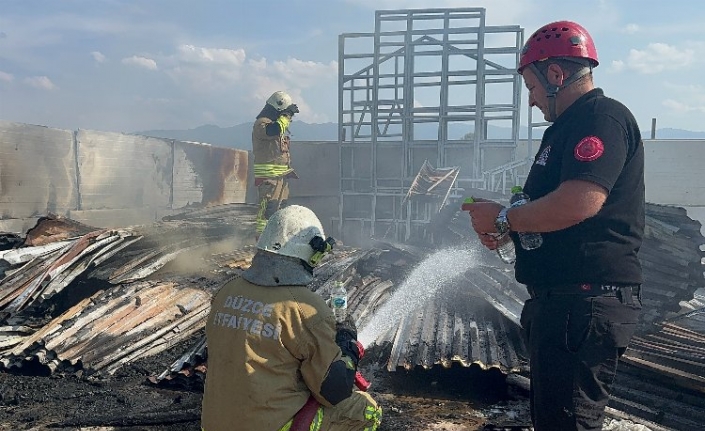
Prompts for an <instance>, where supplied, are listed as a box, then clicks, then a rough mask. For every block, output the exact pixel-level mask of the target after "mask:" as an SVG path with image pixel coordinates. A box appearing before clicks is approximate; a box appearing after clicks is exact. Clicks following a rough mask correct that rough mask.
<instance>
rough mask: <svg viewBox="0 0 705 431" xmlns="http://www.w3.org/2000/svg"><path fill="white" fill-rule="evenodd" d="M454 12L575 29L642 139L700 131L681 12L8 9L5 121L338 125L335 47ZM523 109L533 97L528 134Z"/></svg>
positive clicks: (324, 1)
mask: <svg viewBox="0 0 705 431" xmlns="http://www.w3.org/2000/svg"><path fill="white" fill-rule="evenodd" d="M445 7H448V8H453V7H483V8H485V9H486V23H487V25H518V26H521V27H522V28H524V29H525V36H528V35H530V34H531V33H532V32H533V31H534V30H536V29H537V28H538V27H540V26H541V25H543V24H546V23H549V22H552V21H556V20H564V19H565V20H572V21H576V22H578V23H580V24H581V25H583V26H584V27H586V28H587V29H588V31H589V32H590V33H591V35H592V36H593V38H594V40H595V44H596V45H597V50H598V56H599V59H600V66H599V67H598V68H597V69H596V70H595V82H596V84H597V85H598V86H599V87H602V88H603V89H604V90H605V92H606V94H607V95H609V96H611V97H614V98H616V99H618V100H620V101H621V102H623V103H624V104H625V105H627V106H628V107H629V108H630V109H631V110H632V112H634V114H635V116H636V118H637V120H638V121H639V124H640V126H641V128H642V131H643V132H644V134H645V135H646V134H647V133H646V131H647V130H650V127H651V119H652V118H654V117H655V118H656V119H657V127H658V128H667V127H670V128H680V129H686V130H692V131H705V121H703V119H705V83H704V82H703V78H702V77H704V76H705V72H704V71H703V69H704V66H705V25H703V23H704V22H705V8H704V7H702V4H701V2H699V1H677V0H672V1H669V2H663V1H656V0H583V1H563V2H548V1H538V0H486V1H475V2H469V1H457V0H434V1H428V0H426V1H420V0H405V1H402V0H288V1H279V0H269V1H267V2H261V1H258V0H199V1H186V0H149V1H146V0H141V1H128V0H0V120H5V121H13V122H21V123H30V124H39V125H44V126H49V127H55V128H62V129H70V130H76V129H93V130H103V131H117V132H135V131H143V130H154V129H188V128H194V127H197V126H200V125H204V124H213V125H217V126H220V127H230V126H233V125H236V124H241V123H244V122H250V121H253V119H254V117H255V116H256V115H257V113H258V112H259V110H260V109H261V108H262V106H263V104H264V101H265V100H266V98H267V97H268V96H269V95H270V94H271V93H272V92H273V91H276V90H286V91H288V92H289V93H290V94H291V95H292V96H293V98H294V101H295V102H296V103H297V104H298V105H299V107H300V110H301V113H300V114H299V115H297V119H299V120H301V121H304V122H307V123H325V122H335V121H337V109H338V101H337V98H338V90H337V85H338V62H337V60H338V36H339V35H340V34H343V33H369V32H373V31H374V20H375V10H382V9H384V10H389V9H413V8H445ZM473 97H474V96H473ZM526 100H527V95H526V91H525V90H524V91H523V94H522V106H523V108H522V111H521V123H522V124H526V123H527V108H526V106H525V105H526ZM418 103H423V101H418ZM536 115H539V113H538V112H537V111H536V112H534V116H535V117H534V118H537V117H536ZM538 118H540V116H539V117H538ZM535 121H536V120H535Z"/></svg>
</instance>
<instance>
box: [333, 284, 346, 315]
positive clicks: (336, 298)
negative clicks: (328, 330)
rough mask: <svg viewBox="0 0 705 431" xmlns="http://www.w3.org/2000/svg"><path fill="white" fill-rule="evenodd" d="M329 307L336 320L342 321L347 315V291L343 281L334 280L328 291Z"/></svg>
mask: <svg viewBox="0 0 705 431" xmlns="http://www.w3.org/2000/svg"><path fill="white" fill-rule="evenodd" d="M330 307H331V308H332V309H333V315H334V316H335V320H336V321H337V322H342V321H344V320H345V318H346V317H347V316H348V291H347V290H345V286H344V285H343V283H341V282H339V281H336V282H335V286H333V289H332V290H331V291H330Z"/></svg>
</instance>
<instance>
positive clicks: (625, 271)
mask: <svg viewBox="0 0 705 431" xmlns="http://www.w3.org/2000/svg"><path fill="white" fill-rule="evenodd" d="M567 180H584V181H591V182H593V183H597V184H599V185H601V186H602V187H604V188H605V189H607V191H608V192H609V195H608V197H607V201H606V202H605V204H604V205H603V207H602V209H601V210H600V211H599V212H598V213H597V214H596V215H595V216H594V217H591V218H589V219H587V220H584V221H583V222H581V223H579V224H577V225H575V226H571V227H569V228H567V229H564V230H560V231H556V232H547V233H543V234H542V235H543V239H544V241H543V245H542V246H541V247H540V248H538V249H535V250H530V251H527V250H524V249H522V248H521V246H519V245H518V242H517V241H516V235H514V238H515V243H516V244H517V259H516V265H515V270H516V278H517V281H519V282H520V283H524V284H528V285H556V284H567V283H641V282H642V275H641V265H640V263H639V259H638V257H637V253H638V251H639V247H640V246H641V242H642V237H643V235H644V206H645V199H644V145H643V143H642V141H641V133H640V132H639V127H638V125H637V122H636V120H635V119H634V116H633V115H632V113H631V112H630V111H629V109H627V108H626V107H625V106H624V105H622V104H621V103H619V102H617V101H616V100H613V99H610V98H608V97H605V95H604V94H603V92H602V90H601V89H599V88H596V89H594V90H592V91H590V92H588V93H587V94H585V95H583V96H582V97H580V98H579V99H578V100H577V101H575V103H573V104H572V105H571V106H570V107H568V109H566V110H565V111H564V112H563V113H562V114H561V115H560V116H559V117H558V119H557V120H556V121H555V122H554V123H553V124H552V125H551V126H550V127H549V128H548V129H546V131H545V132H544V135H543V140H542V141H541V147H540V148H539V150H538V152H537V154H536V157H535V159H534V164H533V166H532V167H531V171H530V172H529V176H528V177H527V179H526V185H525V187H524V191H525V192H526V193H527V194H528V195H529V197H530V198H531V199H533V200H536V199H539V198H541V197H543V196H545V195H547V194H548V193H550V192H552V191H554V190H556V189H557V188H558V186H559V185H560V183H561V182H563V181H567ZM576 199H577V197H576Z"/></svg>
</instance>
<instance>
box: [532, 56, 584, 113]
mask: <svg viewBox="0 0 705 431" xmlns="http://www.w3.org/2000/svg"><path fill="white" fill-rule="evenodd" d="M529 68H531V71H532V72H533V73H534V75H536V78H538V80H539V82H540V83H541V85H543V88H544V89H545V90H546V98H547V99H548V121H549V122H551V123H553V122H555V121H556V117H557V115H556V96H557V95H558V92H559V91H560V90H561V89H563V88H566V87H567V86H569V85H570V84H572V83H574V82H575V81H577V80H578V79H580V78H582V77H583V76H585V75H587V74H588V73H590V72H591V71H592V68H590V67H583V68H581V69H580V70H578V71H577V72H575V73H574V74H572V75H570V76H569V77H568V79H566V80H565V81H563V85H561V86H558V85H554V84H551V83H550V82H548V78H547V77H546V76H545V75H544V74H543V73H541V71H540V70H539V68H538V67H537V66H536V63H531V64H530V65H529Z"/></svg>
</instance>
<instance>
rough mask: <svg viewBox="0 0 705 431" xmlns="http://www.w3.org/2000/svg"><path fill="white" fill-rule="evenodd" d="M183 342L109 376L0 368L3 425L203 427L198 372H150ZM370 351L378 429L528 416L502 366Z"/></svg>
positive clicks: (468, 424) (482, 423) (503, 421)
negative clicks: (418, 363) (172, 375)
mask: <svg viewBox="0 0 705 431" xmlns="http://www.w3.org/2000/svg"><path fill="white" fill-rule="evenodd" d="M184 344H185V345H184ZM184 344H182V345H180V346H177V347H175V348H173V349H171V350H170V351H167V352H163V353H161V354H159V355H157V356H154V357H150V358H146V359H142V360H139V361H137V362H135V363H132V364H128V365H126V366H124V367H122V368H121V369H120V370H118V371H117V372H116V373H115V374H114V375H112V376H109V377H101V376H90V377H89V376H83V375H81V373H80V372H79V373H63V374H61V373H58V374H57V373H55V374H52V375H48V376H47V375H44V376H42V375H36V373H37V372H38V371H39V370H41V368H39V367H32V366H31V365H27V366H25V367H23V369H22V373H23V374H17V373H7V372H0V429H1V430H45V429H46V430H60V431H68V430H94V431H108V430H125V431H128V430H129V431H135V430H169V431H199V430H200V426H199V417H200V404H201V395H202V385H201V384H200V383H199V382H198V381H197V379H195V378H194V379H193V384H192V385H190V387H178V388H177V387H173V386H172V387H168V388H165V387H162V386H156V385H154V384H152V383H150V382H149V380H148V377H150V376H155V375H158V374H160V373H161V372H162V371H164V370H165V369H166V367H167V366H168V365H169V364H170V363H171V362H172V361H173V360H174V359H176V357H177V356H178V355H179V353H181V352H183V351H184V350H185V348H186V347H188V345H187V343H184ZM365 359H366V360H365V361H363V366H362V368H361V369H362V372H363V374H365V376H366V377H367V378H368V380H370V381H371V382H372V384H373V386H372V388H371V390H370V391H371V393H372V394H373V396H374V397H375V398H376V399H377V400H378V402H379V403H380V404H381V405H382V408H383V410H384V417H383V422H382V426H381V427H380V428H379V431H392V430H393V431H412V430H414V431H416V430H419V431H426V430H428V431H436V430H445V431H471V430H472V431H474V430H483V429H493V428H491V427H486V425H487V424H495V425H519V424H526V423H528V417H527V413H526V412H527V401H526V398H525V394H521V393H517V392H514V391H515V390H514V389H513V387H511V386H507V385H506V384H505V382H504V376H503V375H502V374H501V373H499V372H492V371H489V372H488V371H481V370H480V369H479V368H474V367H469V368H465V367H458V368H453V369H450V370H447V369H431V370H415V371H397V372H394V373H389V372H388V371H387V370H386V369H384V366H383V365H384V364H383V362H384V351H383V349H379V350H374V349H373V350H372V351H370V352H369V354H368V355H367V357H366V358H365ZM33 368H35V370H34V371H33V370H32V369H33Z"/></svg>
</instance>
